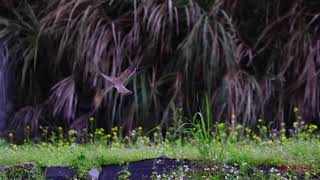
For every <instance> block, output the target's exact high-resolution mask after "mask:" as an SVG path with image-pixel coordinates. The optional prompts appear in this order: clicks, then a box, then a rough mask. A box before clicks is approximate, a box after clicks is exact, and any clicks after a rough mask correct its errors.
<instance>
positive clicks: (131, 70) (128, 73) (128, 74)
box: [118, 59, 141, 83]
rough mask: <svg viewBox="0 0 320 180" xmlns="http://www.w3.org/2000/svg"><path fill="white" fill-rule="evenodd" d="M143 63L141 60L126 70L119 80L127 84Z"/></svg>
mask: <svg viewBox="0 0 320 180" xmlns="http://www.w3.org/2000/svg"><path fill="white" fill-rule="evenodd" d="M140 63H141V59H139V60H138V61H137V62H136V63H134V64H132V65H130V66H129V67H128V68H127V69H125V70H124V71H123V72H122V73H121V74H120V76H119V77H118V79H119V80H120V81H121V82H123V83H124V82H126V81H127V80H128V79H129V78H130V77H131V76H132V75H133V74H134V73H135V72H136V70H137V68H138V67H139V65H140Z"/></svg>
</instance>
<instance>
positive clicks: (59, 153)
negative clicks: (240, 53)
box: [0, 139, 320, 174]
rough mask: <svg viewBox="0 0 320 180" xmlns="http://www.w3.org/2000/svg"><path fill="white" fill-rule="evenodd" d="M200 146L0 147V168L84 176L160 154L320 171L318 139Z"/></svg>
mask: <svg viewBox="0 0 320 180" xmlns="http://www.w3.org/2000/svg"><path fill="white" fill-rule="evenodd" d="M199 146H203V144H186V145H185V146H173V145H170V144H165V143H164V144H160V145H154V146H139V147H129V148H125V147H110V146H109V145H106V144H105V143H103V142H102V143H95V144H91V143H90V144H72V145H63V146H55V145H51V144H47V143H43V144H27V145H22V146H16V145H10V146H6V145H1V146H0V154H1V156H0V166H3V165H7V164H17V163H22V162H35V163H36V164H38V165H39V166H41V167H45V166H71V167H75V168H78V169H79V171H80V173H82V174H83V173H85V172H86V171H87V170H88V169H90V168H92V167H100V166H102V165H109V164H120V163H126V162H132V161H138V160H142V159H149V158H155V157H159V156H162V155H165V156H168V157H171V158H177V159H181V158H187V159H190V160H194V161H197V160H201V161H209V162H214V163H235V162H236V163H240V164H241V163H247V164H249V165H261V164H264V165H272V166H281V165H302V166H305V167H306V168H307V169H308V170H309V171H310V172H315V173H319V172H320V141H319V140H309V141H303V140H293V139H292V140H290V139H289V140H287V141H286V142H283V143H278V142H272V141H269V142H267V141H265V142H264V141H262V142H259V143H255V142H245V141H239V142H236V143H232V144H231V143H226V144H222V143H219V142H212V143H211V144H210V145H209V146H208V145H207V146H206V147H207V148H208V151H211V152H212V153H211V155H210V156H203V155H202V154H201V153H199V151H198V148H199Z"/></svg>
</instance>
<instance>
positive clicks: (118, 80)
mask: <svg viewBox="0 0 320 180" xmlns="http://www.w3.org/2000/svg"><path fill="white" fill-rule="evenodd" d="M140 62H141V61H138V62H137V63H135V64H132V65H130V66H129V67H128V68H127V69H126V70H124V71H123V72H122V73H121V74H120V76H118V77H111V76H107V75H105V74H103V73H100V74H101V76H102V77H103V78H104V79H106V80H108V81H109V82H111V83H112V84H113V87H115V88H116V89H117V91H118V92H119V93H121V94H123V95H129V94H132V92H131V91H130V90H129V89H127V88H126V87H125V86H124V83H125V82H126V81H127V80H128V79H129V78H130V77H131V76H132V75H133V74H134V73H135V72H136V70H137V68H138V66H139V64H140Z"/></svg>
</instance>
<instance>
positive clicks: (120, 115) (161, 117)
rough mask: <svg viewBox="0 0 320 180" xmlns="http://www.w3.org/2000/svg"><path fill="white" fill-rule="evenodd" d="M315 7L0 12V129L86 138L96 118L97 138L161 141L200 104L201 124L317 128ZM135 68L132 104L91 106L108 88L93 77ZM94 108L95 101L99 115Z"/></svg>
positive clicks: (130, 2)
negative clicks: (0, 117) (140, 133)
mask: <svg viewBox="0 0 320 180" xmlns="http://www.w3.org/2000/svg"><path fill="white" fill-rule="evenodd" d="M317 7H320V3H319V1H317V0H310V1H300V0H283V1H278V0H259V1H256V0H197V1H196V0H152V1H149V0H116V1H113V0H82V1H78V0H68V1H65V0H51V1H44V0H39V1H31V0H24V1H20V0H1V1H0V40H1V43H2V44H3V45H5V46H6V47H7V48H2V49H1V51H7V53H8V56H7V59H6V61H5V62H6V65H7V67H8V68H10V70H11V74H12V75H13V77H14V80H15V81H14V82H15V84H14V87H15V88H13V89H15V92H14V94H15V96H14V99H13V102H14V103H13V104H14V106H13V107H12V110H11V111H10V112H9V120H8V122H9V128H10V129H12V130H18V131H19V132H18V133H20V135H23V134H26V132H25V129H26V127H29V130H28V133H31V134H38V135H39V134H40V133H41V132H40V130H39V129H40V127H42V128H45V127H48V128H49V129H52V130H57V128H58V127H62V128H67V129H71V128H74V129H77V130H79V129H83V128H86V129H89V130H90V125H89V124H90V123H88V119H89V117H95V119H96V121H95V124H94V126H95V127H103V128H106V129H107V130H108V131H110V130H111V128H112V127H116V126H121V127H123V130H124V131H126V132H128V131H129V130H131V129H133V128H135V127H138V126H143V127H144V129H146V130H150V129H152V128H154V127H155V126H157V125H160V126H161V127H162V128H163V129H169V127H171V126H179V124H180V125H181V124H183V123H186V122H187V120H188V119H192V115H193V113H194V112H197V111H199V110H200V109H205V106H206V104H209V105H210V107H211V108H210V109H209V110H208V111H210V113H211V116H210V117H212V118H209V117H205V118H209V121H212V122H211V123H209V124H214V123H216V122H217V121H219V122H220V121H221V122H222V121H223V122H226V123H231V124H236V123H237V124H241V125H242V126H253V125H257V124H258V119H262V120H263V121H266V122H267V123H270V126H272V127H274V128H278V129H280V128H281V124H282V123H284V122H286V124H287V126H288V127H292V126H293V122H294V121H295V120H296V117H297V116H296V115H295V113H294V112H293V111H292V109H294V108H297V109H299V116H298V119H305V120H306V121H305V123H306V124H309V123H318V124H319V112H320V111H319V108H320V88H318V87H319V83H320V81H319V67H320V36H319V34H320V32H319V31H320V28H319V27H320V19H319V13H320V9H319V8H317ZM1 47H2V46H1ZM140 58H142V65H141V67H140V68H139V70H138V72H137V74H136V75H135V76H134V77H133V78H132V80H131V81H130V82H129V83H128V87H129V89H132V90H133V92H134V94H133V95H132V96H121V95H119V94H117V93H116V92H115V91H113V92H110V93H108V94H106V95H105V96H97V94H99V92H100V91H101V90H104V89H105V88H107V87H106V86H107V84H106V82H105V80H104V79H103V78H102V77H101V76H99V71H101V72H103V73H105V74H108V75H111V76H116V75H118V74H119V73H120V72H121V71H123V69H125V68H126V67H127V66H128V65H129V64H130V63H132V62H134V61H135V60H136V59H140ZM206 96H207V98H205V97H206ZM95 97H98V98H102V99H103V101H102V104H101V105H99V108H98V109H95V108H93V107H94V98H95ZM204 116H206V115H204ZM234 117H236V118H234ZM17 128H18V129H17ZM202 135H205V134H202ZM205 136H206V135H205Z"/></svg>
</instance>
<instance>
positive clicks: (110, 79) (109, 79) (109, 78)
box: [100, 72, 114, 83]
mask: <svg viewBox="0 0 320 180" xmlns="http://www.w3.org/2000/svg"><path fill="white" fill-rule="evenodd" d="M100 75H101V76H102V77H103V78H104V79H106V80H108V81H110V82H112V83H114V79H113V78H112V77H110V76H107V75H105V74H103V73H101V72H100Z"/></svg>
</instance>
